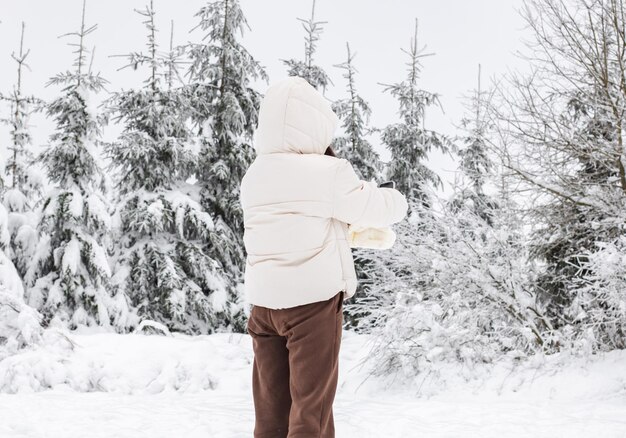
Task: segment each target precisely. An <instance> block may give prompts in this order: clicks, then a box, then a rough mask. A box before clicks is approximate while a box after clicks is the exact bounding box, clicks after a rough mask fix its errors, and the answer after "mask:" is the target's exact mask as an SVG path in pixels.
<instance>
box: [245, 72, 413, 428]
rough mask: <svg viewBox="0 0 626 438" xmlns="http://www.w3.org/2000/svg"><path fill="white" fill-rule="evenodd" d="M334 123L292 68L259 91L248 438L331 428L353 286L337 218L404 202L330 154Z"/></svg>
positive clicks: (251, 204) (248, 292)
mask: <svg viewBox="0 0 626 438" xmlns="http://www.w3.org/2000/svg"><path fill="white" fill-rule="evenodd" d="M338 124H339V119H338V117H337V115H336V114H335V113H334V112H333V110H332V108H331V106H330V104H329V102H328V101H327V100H326V98H325V97H324V96H323V95H321V94H320V93H319V92H318V91H317V90H316V89H315V88H314V87H313V86H312V85H311V84H309V83H308V82H307V81H306V80H305V79H304V78H301V77H298V76H289V77H287V78H285V79H282V80H280V81H278V82H276V83H274V84H272V85H271V86H270V87H269V88H268V89H267V91H266V94H265V95H264V97H263V99H262V101H261V105H260V109H259V117H258V125H257V129H256V131H255V133H254V138H253V143H254V148H255V151H256V153H257V155H256V158H255V159H254V161H253V162H252V163H251V165H250V166H249V168H248V169H247V171H246V173H245V175H244V176H243V178H242V180H241V186H240V203H241V207H242V211H243V220H244V235H243V240H244V246H245V251H246V266H245V271H244V294H245V301H246V302H247V303H249V304H251V310H250V315H249V317H248V322H247V332H248V333H249V335H250V336H251V338H252V346H253V352H254V361H253V365H252V392H253V401H254V409H255V426H254V437H255V438H261V437H263V438H269V437H271V438H283V437H287V438H305V437H306V438H310V437H323V438H333V437H334V436H335V425H334V417H333V407H332V405H333V402H334V398H335V393H336V388H337V380H338V370H339V367H338V356H339V348H340V343H341V331H342V325H343V301H344V300H346V299H348V298H350V297H352V296H353V295H354V294H355V291H356V287H357V278H356V272H355V269H354V262H353V258H352V252H351V250H350V247H349V245H348V241H347V235H348V226H349V224H358V225H362V226H366V227H386V226H389V225H390V224H393V223H396V222H399V221H401V220H402V219H403V218H404V217H405V216H406V214H407V211H408V204H407V201H406V198H405V196H404V195H403V194H402V193H400V192H399V191H398V190H396V189H393V188H379V187H378V185H377V184H376V183H375V182H373V181H364V180H360V179H359V177H358V176H357V174H356V172H355V171H354V169H353V167H352V165H351V164H350V162H348V161H347V160H346V159H343V158H339V157H337V156H335V153H334V152H333V150H332V147H331V146H330V144H331V142H332V139H333V135H334V132H335V130H336V128H337V126H338Z"/></svg>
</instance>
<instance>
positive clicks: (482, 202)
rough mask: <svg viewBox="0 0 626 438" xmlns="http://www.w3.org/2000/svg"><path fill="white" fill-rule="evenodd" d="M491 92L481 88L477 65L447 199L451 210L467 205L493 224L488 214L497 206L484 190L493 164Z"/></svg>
mask: <svg viewBox="0 0 626 438" xmlns="http://www.w3.org/2000/svg"><path fill="white" fill-rule="evenodd" d="M490 95H491V93H489V92H486V91H483V90H481V67H480V65H479V66H478V83H477V88H476V89H475V90H474V93H473V96H472V97H471V98H470V102H469V108H468V110H469V112H470V113H471V114H472V117H464V118H463V119H462V120H461V127H462V129H463V130H464V133H463V135H462V143H463V145H464V147H461V148H460V150H459V151H458V155H459V158H460V160H459V161H460V163H459V164H460V166H459V170H460V181H459V182H458V184H457V187H455V194H454V197H453V199H451V201H450V207H451V208H452V209H453V210H461V209H463V208H467V207H469V208H470V209H472V210H473V212H474V213H475V214H476V215H478V216H479V217H480V218H481V219H483V220H485V221H486V222H487V223H488V224H490V225H491V224H492V218H491V215H492V213H493V210H494V209H496V208H497V203H496V200H495V199H492V198H491V197H490V196H489V195H487V194H486V193H485V183H486V182H487V180H488V179H489V178H490V176H491V173H492V171H493V169H494V164H493V162H492V160H491V158H490V157H489V155H488V145H487V142H488V139H487V135H488V131H489V130H490V129H491V122H490V120H489V117H488V113H487V110H488V105H489V100H490Z"/></svg>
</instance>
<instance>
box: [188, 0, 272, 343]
mask: <svg viewBox="0 0 626 438" xmlns="http://www.w3.org/2000/svg"><path fill="white" fill-rule="evenodd" d="M196 16H197V17H199V19H200V23H199V24H198V25H197V26H196V28H200V30H202V31H203V32H204V33H205V35H204V37H203V42H202V43H189V44H188V45H187V50H188V55H189V57H190V59H191V66H190V68H189V70H188V74H187V75H188V78H189V84H188V85H187V90H188V91H187V94H188V96H189V98H190V105H191V107H192V108H193V114H192V121H193V123H194V125H195V126H196V127H197V128H198V132H197V134H198V137H199V142H200V145H201V146H200V147H201V151H200V157H199V160H198V170H197V178H198V184H199V185H200V187H201V191H200V196H201V200H200V203H201V205H202V207H203V209H204V210H205V211H206V212H208V213H209V214H210V215H211V217H212V218H213V219H214V221H215V230H214V231H213V232H212V233H210V235H209V236H208V239H207V240H206V244H205V247H204V250H205V251H206V253H207V254H209V255H210V256H211V257H212V258H213V259H215V260H218V261H219V262H220V263H221V265H222V267H223V268H224V270H225V271H226V273H227V274H228V275H229V281H228V282H227V285H226V287H227V289H228V292H227V296H226V297H224V299H225V300H226V302H227V305H228V316H227V318H228V319H229V322H230V323H232V324H233V328H234V329H235V330H239V331H245V321H246V318H245V313H244V309H243V294H242V293H241V291H240V289H239V286H240V285H241V284H242V283H243V272H244V268H245V259H246V254H245V249H244V244H243V230H244V227H243V212H242V210H241V205H240V203H239V186H240V181H241V179H242V178H243V175H244V174H245V172H246V170H247V169H248V167H249V166H250V164H251V163H252V161H253V160H254V156H255V155H254V148H253V146H252V136H253V133H254V129H255V128H256V125H257V120H258V110H259V107H260V102H261V97H262V96H261V95H260V94H259V93H258V92H257V91H255V90H254V89H252V87H251V82H252V81H253V80H257V79H259V78H260V79H263V80H264V81H266V82H268V76H267V73H266V72H265V69H264V68H263V67H262V66H261V65H260V64H259V63H258V62H257V61H256V60H255V59H254V58H253V56H252V55H251V54H250V53H249V52H248V51H247V50H246V48H245V47H244V46H243V45H242V44H241V43H240V42H239V41H238V40H239V34H240V35H243V31H244V28H245V27H246V26H247V22H246V19H245V16H244V14H243V11H242V10H241V7H240V4H239V1H238V0H216V1H210V2H208V3H207V4H206V5H205V6H204V7H203V8H201V9H200V10H199V11H198V13H197V14H196ZM194 29H195V28H194Z"/></svg>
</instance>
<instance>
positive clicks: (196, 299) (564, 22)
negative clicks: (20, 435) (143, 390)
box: [0, 0, 626, 392]
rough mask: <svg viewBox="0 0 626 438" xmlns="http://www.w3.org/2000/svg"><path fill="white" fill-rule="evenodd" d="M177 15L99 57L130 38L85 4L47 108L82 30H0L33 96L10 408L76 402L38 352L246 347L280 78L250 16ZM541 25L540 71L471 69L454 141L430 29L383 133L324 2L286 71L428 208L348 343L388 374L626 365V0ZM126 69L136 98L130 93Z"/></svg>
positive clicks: (359, 161) (7, 167)
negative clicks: (184, 19) (105, 71)
mask: <svg viewBox="0 0 626 438" xmlns="http://www.w3.org/2000/svg"><path fill="white" fill-rule="evenodd" d="M161 3H162V2H160V1H156V2H154V1H152V0H151V1H147V0H146V2H145V3H144V4H143V5H142V6H138V5H137V6H136V7H135V8H134V9H135V12H133V11H132V9H133V7H131V5H130V4H129V5H124V7H123V9H124V10H123V11H122V10H120V11H119V13H120V14H126V15H128V14H131V13H132V14H133V16H134V18H133V20H134V21H133V23H134V26H135V27H136V28H137V29H141V32H142V33H143V37H141V38H133V39H130V38H128V39H127V40H126V41H125V44H126V45H125V47H126V52H127V53H126V54H124V53H101V52H100V51H99V50H97V49H98V47H95V46H94V45H93V36H94V34H95V33H100V32H105V33H116V32H118V31H119V29H110V28H108V29H103V28H100V27H98V26H97V17H94V16H93V14H90V8H91V7H92V2H87V3H86V4H84V3H81V2H80V1H78V0H77V1H76V2H75V5H74V6H75V7H73V8H72V9H71V10H69V9H68V10H67V11H66V14H67V16H68V17H69V16H72V17H73V18H72V20H68V23H76V22H78V23H79V24H78V26H75V25H70V24H68V25H67V29H66V32H67V35H65V36H63V38H64V40H65V41H66V42H67V46H65V47H66V49H65V51H66V53H56V52H55V53H54V56H59V57H60V56H62V57H64V58H67V59H68V62H67V65H66V66H65V67H64V68H63V69H62V70H59V71H46V72H45V74H46V76H47V77H48V78H49V79H48V80H47V82H46V83H45V89H46V92H45V93H46V96H41V95H38V94H37V93H33V92H31V91H29V90H39V89H42V85H43V84H33V83H32V77H33V74H34V72H32V71H31V69H30V68H29V62H30V60H31V59H33V58H36V57H37V56H39V54H38V53H37V52H42V51H45V50H46V44H45V40H46V39H52V38H56V37H57V36H58V35H41V34H40V33H39V32H38V30H37V29H35V28H32V27H30V26H29V24H28V22H26V23H22V25H21V26H16V23H15V22H13V21H11V20H13V19H14V17H10V16H9V17H7V16H2V15H3V14H2V11H1V10H0V27H4V26H10V28H11V32H14V31H15V30H19V31H17V32H14V33H15V35H14V38H13V39H12V40H11V44H12V46H13V47H14V49H13V50H12V54H11V56H10V57H8V56H7V57H5V58H6V59H4V60H2V62H1V63H0V66H1V67H0V68H1V69H2V70H3V72H2V74H3V77H12V78H13V80H12V82H11V83H7V82H4V83H1V84H0V105H1V106H0V116H1V118H2V121H3V123H4V126H3V128H2V130H0V134H1V135H2V136H1V137H0V199H1V201H2V202H1V203H0V249H1V252H0V391H2V392H18V391H20V390H21V389H24V387H28V388H31V389H32V390H36V391H38V390H41V389H44V388H47V387H51V386H53V385H52V384H51V382H50V379H52V378H51V377H50V376H49V375H47V374H46V373H43V372H41V369H42V368H41V367H39V365H36V364H35V361H31V362H28V359H24V358H26V357H27V356H25V354H26V353H27V352H30V353H32V352H35V351H40V350H41V349H46V348H51V346H55V348H57V349H58V350H59V351H64V352H65V353H59V354H61V355H63V354H70V353H68V351H71V350H72V349H73V348H75V345H74V343H73V342H72V340H71V333H72V332H73V331H76V330H78V329H80V328H84V327H92V328H93V327H97V328H101V329H102V331H103V332H105V333H118V334H126V333H138V332H144V333H154V332H156V333H159V334H166V335H167V334H171V333H179V334H185V335H193V336H198V335H210V334H214V333H245V324H246V318H247V314H248V309H247V307H246V303H245V302H244V300H243V299H244V293H243V284H242V282H243V266H244V262H245V251H244V248H243V240H242V236H243V222H242V213H241V208H240V205H239V201H238V193H239V191H238V190H239V181H240V180H241V177H242V176H243V174H244V173H245V171H246V169H247V167H248V166H249V164H250V163H251V162H252V160H254V158H255V152H254V149H253V135H254V129H255V126H256V122H257V111H258V107H259V103H260V100H261V99H262V92H263V90H264V89H265V88H266V87H267V86H268V85H269V84H270V83H271V82H272V81H273V80H276V79H279V78H278V77H270V76H269V75H268V73H267V71H266V68H265V67H264V64H263V62H262V61H260V60H259V59H258V58H257V57H256V56H255V53H253V52H251V51H249V50H248V49H247V47H246V45H245V44H244V42H243V36H244V35H254V31H255V30H254V28H252V29H251V28H250V27H249V26H248V23H247V21H246V7H245V3H243V2H242V3H240V2H239V1H238V0H219V1H208V2H206V3H203V4H199V5H198V7H197V9H196V11H195V15H194V16H193V21H194V23H195V24H194V26H195V27H194V28H193V29H187V28H182V27H178V26H177V24H176V23H174V22H173V21H172V22H169V20H166V19H165V18H163V17H159V14H160V13H159V9H160V5H161ZM318 3H319V2H318ZM133 5H134V6H135V3H133ZM118 6H119V5H118ZM517 6H518V7H519V14H520V17H521V21H522V22H523V24H524V26H525V44H524V45H523V48H522V49H521V50H520V53H519V57H518V58H517V63H518V67H519V68H517V69H510V70H509V71H507V72H502V73H500V72H499V73H498V74H493V72H490V71H486V72H485V71H484V68H481V66H480V65H479V63H478V62H476V63H475V64H474V67H473V69H472V70H468V71H464V72H463V74H464V75H467V77H471V82H472V83H474V84H475V85H474V87H473V88H468V89H467V90H465V93H464V95H463V96H452V97H451V96H447V99H448V101H449V100H450V99H456V100H457V101H458V102H456V103H455V105H457V106H460V105H462V108H463V109H464V114H463V115H461V116H460V117H459V118H458V119H457V120H453V121H452V122H453V127H454V128H453V129H447V130H445V131H444V130H442V129H438V128H436V127H433V126H432V124H431V123H429V121H430V120H431V118H433V117H435V118H436V117H440V114H442V111H445V107H444V106H443V105H442V98H441V95H440V93H439V90H436V89H428V88H426V87H424V85H423V82H422V76H423V75H424V73H425V72H426V71H428V69H429V68H430V67H429V63H430V62H431V60H432V59H434V58H436V57H437V56H439V54H438V53H433V52H431V51H430V50H429V48H428V47H429V46H430V43H431V42H430V41H425V40H424V38H423V37H422V35H421V32H420V29H421V26H422V23H421V19H420V20H418V18H419V17H416V16H412V17H406V20H405V21H404V22H402V23H396V24H397V26H398V27H401V28H402V29H403V32H405V33H406V38H405V39H404V40H399V41H397V43H396V46H394V47H387V48H385V50H389V51H395V50H402V53H403V54H402V56H403V60H404V62H403V63H400V64H398V65H380V70H378V71H376V75H377V76H378V77H379V78H380V81H381V82H378V83H377V84H376V85H375V86H373V85H372V84H367V88H368V89H373V88H376V89H377V90H378V91H377V92H378V93H381V94H384V95H385V96H387V99H391V100H393V102H394V105H395V106H396V107H395V108H394V109H393V111H394V113H393V114H389V113H388V114H387V117H388V118H391V119H392V121H391V122H390V123H388V124H385V125H383V126H374V125H373V123H372V122H371V120H372V115H373V114H375V113H376V112H377V111H379V110H378V108H376V107H375V106H374V105H372V104H371V103H370V101H369V100H368V99H367V98H366V97H365V96H364V95H363V94H361V90H362V89H363V88H364V87H365V84H363V80H362V79H361V73H360V71H359V56H355V53H356V52H358V53H359V54H361V53H363V55H360V56H365V53H366V52H368V51H369V50H370V49H368V47H355V46H354V45H353V44H351V42H350V35H349V34H347V33H346V34H345V35H343V39H342V40H335V41H332V42H327V43H326V44H332V45H334V46H335V47H336V46H339V45H341V46H342V47H343V58H342V59H336V62H335V63H334V64H333V65H328V64H320V63H319V62H318V59H319V58H320V50H322V48H323V47H325V45H324V44H322V42H323V41H324V39H325V38H326V35H325V32H326V29H327V28H330V27H332V26H333V22H332V20H328V21H326V18H325V17H323V16H319V14H318V11H317V9H316V5H315V1H313V2H306V4H305V2H299V3H298V6H297V7H298V10H300V11H302V12H301V14H300V17H303V18H298V20H299V34H298V35H295V34H289V35H283V36H282V38H286V39H294V38H298V39H299V43H298V44H300V46H301V47H302V50H301V53H300V54H299V55H298V56H297V57H295V58H288V57H287V55H283V54H281V53H280V51H279V50H278V49H279V48H278V47H277V48H276V51H275V52H274V53H275V56H276V57H279V59H280V62H281V63H282V66H283V69H284V70H283V74H284V75H299V76H302V77H304V78H306V79H307V80H308V81H309V82H310V83H311V84H312V85H313V86H315V87H316V88H318V89H319V90H320V91H322V92H323V93H324V94H325V95H326V96H327V97H328V96H329V95H331V94H332V96H333V98H332V99H330V98H329V99H330V100H331V101H332V105H333V108H334V110H335V112H336V113H337V114H338V115H339V117H340V118H341V120H342V126H341V127H340V128H339V129H338V131H337V133H336V138H335V139H334V141H333V144H332V146H333V148H334V149H335V151H336V152H337V155H338V156H340V157H343V158H346V159H348V160H349V161H350V162H351V163H352V164H353V166H354V167H355V169H356V170H357V172H358V173H359V174H360V176H361V177H362V178H363V179H366V180H375V181H377V182H382V181H385V180H394V181H396V184H397V187H398V189H399V190H400V191H402V192H403V193H405V194H406V195H407V199H408V200H409V204H410V212H409V216H408V218H407V219H405V220H404V221H402V222H401V223H399V224H397V225H394V230H395V232H396V233H397V235H398V238H397V241H396V244H395V245H394V247H393V248H392V249H391V250H388V251H373V250H366V249H353V254H354V257H355V263H356V268H357V273H358V276H359V288H358V290H357V294H356V295H355V297H354V298H352V299H350V300H349V301H347V302H346V303H345V313H344V316H345V321H346V323H345V325H344V328H345V329H346V330H349V331H352V332H354V333H363V334H368V335H371V336H372V338H373V339H375V341H376V342H375V344H374V348H373V349H372V351H371V354H370V356H369V358H368V361H369V363H370V364H371V365H372V367H373V368H372V370H373V374H377V375H380V376H388V375H398V374H400V375H403V376H404V377H405V378H415V377H417V376H422V375H424V374H428V373H435V374H437V372H438V371H437V370H439V369H440V367H441V364H444V363H445V364H450V363H452V364H463V365H465V366H468V367H472V366H474V365H476V364H491V363H493V364H495V363H498V362H499V361H502V360H513V361H516V362H524V361H527V360H530V359H532V358H533V357H535V356H536V355H551V354H556V353H563V352H568V353H571V354H574V355H576V356H589V355H593V354H595V353H598V352H608V351H612V350H622V349H624V348H625V347H626V170H625V165H626V146H625V144H624V142H625V138H624V137H625V135H626V129H625V124H626V30H625V29H626V3H624V2H623V1H622V0H570V1H564V0H563V1H561V0H526V1H525V2H523V3H519V4H518V5H517ZM416 10H417V11H418V12H419V8H417V9H416ZM81 17H82V19H81V20H80V21H78V20H74V18H81ZM268 20H271V17H269V16H268ZM191 30H192V32H189V31H191ZM3 32H4V34H6V32H7V30H6V29H4V30H3ZM451 32H453V30H451ZM136 34H137V33H136V32H134V33H133V35H136ZM246 38H248V37H246ZM458 38H459V39H460V40H461V39H462V38H463V36H462V35H459V36H458ZM372 50H374V49H372ZM70 55H71V58H70ZM282 56H285V58H284V59H283V58H282ZM368 56H373V57H375V56H376V55H375V54H372V53H370V54H369V55H368ZM103 63H109V64H111V63H112V64H114V65H115V66H117V67H116V68H117V69H126V70H125V71H126V74H127V75H129V76H132V77H134V78H135V79H134V80H135V85H133V86H119V85H118V84H116V83H114V82H110V81H109V80H108V78H106V77H104V76H103V75H101V74H100V73H99V70H98V68H96V67H95V66H97V65H102V64H103ZM38 68H39V69H41V68H43V67H41V66H40V67H38ZM449 68H450V69H454V68H455V66H454V65H450V66H449ZM9 72H10V73H9ZM37 73H38V74H41V72H37ZM371 75H372V72H369V77H371ZM437 114H439V116H437ZM42 127H45V130H44V128H42ZM35 131H36V132H37V136H35V135H34V132H35ZM35 137H36V140H37V141H36V142H35V141H34V138H35ZM433 157H437V158H435V161H433ZM437 160H439V161H437ZM434 162H438V163H445V164H444V165H443V167H444V168H446V167H448V168H449V167H451V166H453V169H451V170H452V172H448V173H447V174H445V173H444V172H442V171H441V168H442V166H440V165H438V164H433V163H434ZM20 358H21V359H20ZM48 365H49V363H48ZM42 366H47V365H42ZM66 383H69V385H70V386H72V387H75V388H79V387H80V388H81V389H82V390H92V389H93V387H90V385H89V384H88V383H85V382H79V383H76V382H72V381H70V380H68V381H66Z"/></svg>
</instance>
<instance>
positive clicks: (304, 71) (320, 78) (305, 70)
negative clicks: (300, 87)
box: [281, 0, 332, 92]
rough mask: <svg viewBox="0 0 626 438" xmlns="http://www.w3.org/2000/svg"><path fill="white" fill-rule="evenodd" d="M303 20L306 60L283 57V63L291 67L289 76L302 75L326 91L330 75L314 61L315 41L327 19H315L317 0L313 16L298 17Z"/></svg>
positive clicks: (312, 12)
mask: <svg viewBox="0 0 626 438" xmlns="http://www.w3.org/2000/svg"><path fill="white" fill-rule="evenodd" d="M298 20H300V21H301V22H302V27H304V30H305V32H306V36H305V38H304V61H300V60H298V59H281V61H282V62H283V63H285V64H286V65H287V67H289V71H288V73H287V74H288V75H289V76H300V77H301V78H304V79H306V80H307V81H308V82H309V84H311V85H312V86H313V87H315V88H316V89H319V88H320V87H321V88H322V90H323V91H324V92H325V91H326V87H327V86H328V83H329V82H330V83H331V84H332V81H331V80H330V77H329V76H328V74H326V72H325V71H324V69H323V68H321V67H320V66H317V65H315V64H314V63H313V55H314V54H315V43H316V42H317V41H318V40H319V39H320V34H321V33H322V24H324V23H326V21H315V0H313V5H312V6H311V18H309V19H308V20H304V19H302V18H298Z"/></svg>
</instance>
